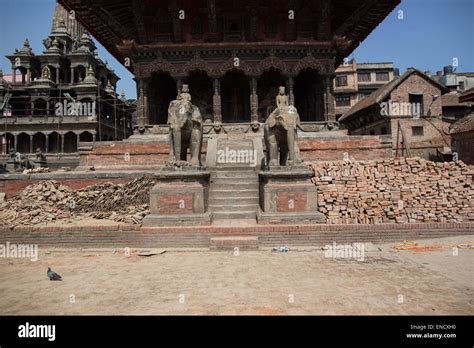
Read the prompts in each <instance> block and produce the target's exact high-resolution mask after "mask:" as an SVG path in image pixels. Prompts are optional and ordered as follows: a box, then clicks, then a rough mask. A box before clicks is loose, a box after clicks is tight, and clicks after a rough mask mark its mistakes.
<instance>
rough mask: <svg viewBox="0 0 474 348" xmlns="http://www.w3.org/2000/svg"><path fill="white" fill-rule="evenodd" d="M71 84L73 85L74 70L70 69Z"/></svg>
mask: <svg viewBox="0 0 474 348" xmlns="http://www.w3.org/2000/svg"><path fill="white" fill-rule="evenodd" d="M71 83H74V68H73V67H71Z"/></svg>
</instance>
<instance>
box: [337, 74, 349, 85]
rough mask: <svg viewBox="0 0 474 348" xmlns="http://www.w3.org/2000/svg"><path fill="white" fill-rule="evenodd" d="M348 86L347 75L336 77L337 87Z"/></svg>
mask: <svg viewBox="0 0 474 348" xmlns="http://www.w3.org/2000/svg"><path fill="white" fill-rule="evenodd" d="M341 86H347V75H341V76H336V87H341Z"/></svg>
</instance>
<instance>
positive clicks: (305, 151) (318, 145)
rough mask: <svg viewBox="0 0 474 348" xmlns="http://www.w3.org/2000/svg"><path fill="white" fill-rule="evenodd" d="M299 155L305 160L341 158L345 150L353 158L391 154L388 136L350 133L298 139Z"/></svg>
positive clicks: (389, 155)
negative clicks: (348, 134)
mask: <svg viewBox="0 0 474 348" xmlns="http://www.w3.org/2000/svg"><path fill="white" fill-rule="evenodd" d="M298 145H299V148H300V154H301V157H302V158H303V159H304V160H306V161H314V160H320V161H330V160H335V159H343V156H344V153H345V152H347V154H348V155H349V157H350V158H353V159H355V160H372V159H381V158H389V157H391V156H392V144H391V138H390V137H389V136H380V135H375V136H372V135H364V136H358V135H351V136H341V137H317V138H316V137H315V138H311V139H307V138H301V139H299V140H298Z"/></svg>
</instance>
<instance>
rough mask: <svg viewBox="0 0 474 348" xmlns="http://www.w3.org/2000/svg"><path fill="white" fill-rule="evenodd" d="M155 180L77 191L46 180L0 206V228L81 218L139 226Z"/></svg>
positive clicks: (100, 185)
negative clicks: (107, 220) (2, 226)
mask: <svg viewBox="0 0 474 348" xmlns="http://www.w3.org/2000/svg"><path fill="white" fill-rule="evenodd" d="M154 184H155V181H154V180H152V179H150V178H145V177H143V178H139V179H135V180H133V181H130V182H128V183H126V184H112V183H104V184H97V185H92V186H88V187H85V188H83V189H80V190H77V191H75V190H72V189H71V188H69V187H67V186H64V185H61V184H60V183H58V182H57V181H54V180H48V181H42V182H40V183H38V184H33V185H30V186H27V187H26V188H25V189H24V190H23V191H22V192H20V193H19V194H18V195H16V196H14V197H12V198H11V199H9V200H7V201H5V202H4V203H2V204H1V205H0V225H7V226H15V225H30V224H37V223H43V222H50V221H56V220H62V219H68V220H80V219H83V218H85V217H91V218H96V219H110V220H114V221H118V222H126V223H134V224H141V222H142V220H143V218H144V217H145V216H146V215H147V214H149V210H148V201H149V192H150V189H151V188H152V187H153V185H154Z"/></svg>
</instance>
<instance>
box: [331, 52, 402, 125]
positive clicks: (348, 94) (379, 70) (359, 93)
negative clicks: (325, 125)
mask: <svg viewBox="0 0 474 348" xmlns="http://www.w3.org/2000/svg"><path fill="white" fill-rule="evenodd" d="M397 76H398V70H397V69H394V67H393V63H357V62H356V60H355V59H352V60H350V61H347V60H346V61H344V63H343V64H341V65H340V66H339V67H338V68H337V69H336V77H335V79H334V99H335V103H336V117H337V118H339V117H341V116H342V115H343V114H344V113H346V112H347V111H349V110H350V108H351V107H352V106H354V105H355V104H357V103H358V102H359V101H360V100H362V99H364V98H365V97H367V96H368V95H370V94H371V93H372V92H374V91H376V90H377V89H378V88H380V87H382V86H383V85H384V84H386V83H388V82H390V81H392V80H393V79H394V78H395V77H397Z"/></svg>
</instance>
